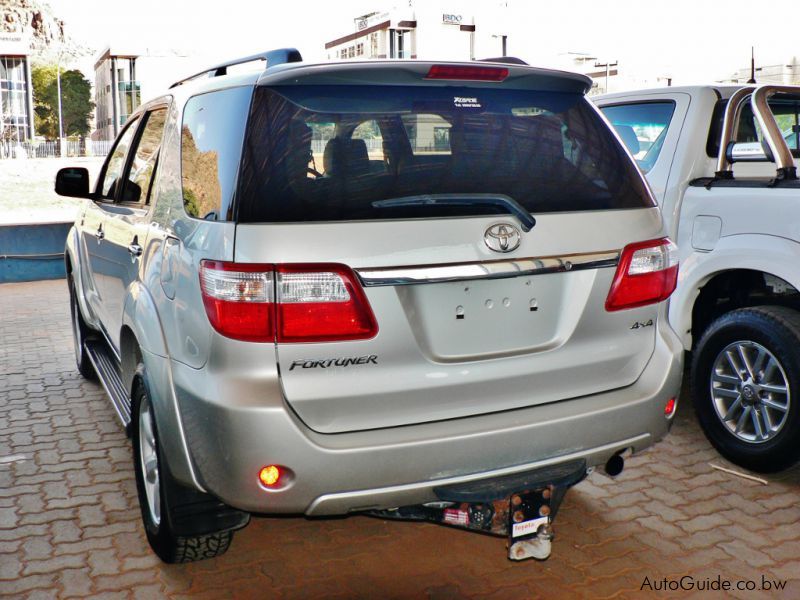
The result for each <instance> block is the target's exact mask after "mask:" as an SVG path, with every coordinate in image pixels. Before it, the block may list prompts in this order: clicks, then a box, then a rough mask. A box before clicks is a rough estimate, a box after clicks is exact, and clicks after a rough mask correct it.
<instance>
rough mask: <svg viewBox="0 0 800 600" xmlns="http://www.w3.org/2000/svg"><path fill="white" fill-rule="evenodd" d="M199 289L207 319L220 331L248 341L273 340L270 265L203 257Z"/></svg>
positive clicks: (273, 312)
mask: <svg viewBox="0 0 800 600" xmlns="http://www.w3.org/2000/svg"><path fill="white" fill-rule="evenodd" d="M200 289H201V291H202V293H203V304H204V305H205V307H206V314H207V315H208V320H209V322H210V323H211V325H212V326H213V327H214V329H216V330H217V331H219V332H220V333H221V334H222V335H224V336H227V337H230V338H234V339H237V340H244V341H248V342H274V341H275V310H274V295H275V283H274V275H273V267H272V265H257V264H240V263H229V262H222V261H217V260H204V261H202V262H201V263H200Z"/></svg>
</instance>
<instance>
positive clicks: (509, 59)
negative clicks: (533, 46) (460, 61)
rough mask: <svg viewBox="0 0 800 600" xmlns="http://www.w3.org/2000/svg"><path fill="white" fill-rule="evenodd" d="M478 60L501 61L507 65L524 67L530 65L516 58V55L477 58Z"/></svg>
mask: <svg viewBox="0 0 800 600" xmlns="http://www.w3.org/2000/svg"><path fill="white" fill-rule="evenodd" d="M478 62H493V63H503V64H507V65H524V66H526V67H530V64H529V63H526V62H525V61H524V60H522V59H521V58H517V57H516V56H498V57H497V58H479V59H478Z"/></svg>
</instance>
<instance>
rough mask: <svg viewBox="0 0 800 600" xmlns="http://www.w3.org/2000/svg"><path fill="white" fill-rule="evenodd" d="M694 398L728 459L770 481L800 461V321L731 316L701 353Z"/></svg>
mask: <svg viewBox="0 0 800 600" xmlns="http://www.w3.org/2000/svg"><path fill="white" fill-rule="evenodd" d="M691 386H692V397H693V399H694V405H695V409H696V411H697V416H698V419H699V421H700V425H701V427H702V428H703V431H704V432H705V434H706V437H708V439H709V441H710V442H711V443H712V444H713V445H714V447H715V448H716V449H717V450H719V452H720V454H722V455H723V456H724V457H725V458H727V459H728V460H730V461H731V462H733V463H736V464H737V465H741V466H743V467H745V468H747V469H751V470H753V471H758V472H762V473H773V472H776V471H780V470H782V469H785V468H787V467H789V466H791V465H792V464H794V463H795V462H797V461H798V459H800V313H799V312H798V311H795V310H793V309H790V308H786V307H783V306H762V307H755V308H743V309H738V310H734V311H731V312H729V313H726V314H724V315H722V316H721V317H719V318H718V319H717V320H716V321H714V322H713V323H712V324H711V326H710V327H709V328H708V329H707V330H706V332H705V333H704V334H703V336H702V338H701V339H700V342H699V343H698V345H697V348H696V350H695V352H694V359H693V364H692V375H691Z"/></svg>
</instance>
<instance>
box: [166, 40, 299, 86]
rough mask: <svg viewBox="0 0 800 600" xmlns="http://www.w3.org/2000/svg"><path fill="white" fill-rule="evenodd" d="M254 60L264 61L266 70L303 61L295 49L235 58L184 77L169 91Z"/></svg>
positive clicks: (215, 75) (280, 49)
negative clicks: (193, 80)
mask: <svg viewBox="0 0 800 600" xmlns="http://www.w3.org/2000/svg"><path fill="white" fill-rule="evenodd" d="M256 60H263V61H266V63H267V66H266V68H269V67H274V66H275V65H282V64H283V63H293V62H300V61H302V60H303V57H302V56H300V52H299V51H298V50H297V49H296V48H278V49H277V50H269V51H267V52H262V53H260V54H253V55H251V56H243V57H242V58H236V59H233V60H229V61H227V62H224V63H221V64H219V65H215V66H213V67H209V68H208V69H203V70H202V71H200V72H199V73H195V74H194V75H190V76H189V77H184V78H183V79H181V80H179V81H176V82H175V83H173V84H172V85H171V86H169V89H172V88H174V87H177V86H179V85H182V84H184V83H186V82H187V81H191V80H192V79H197V78H198V77H202V76H203V75H208V76H209V77H220V76H222V75H227V74H228V67H232V66H234V65H241V64H244V63H249V62H254V61H256Z"/></svg>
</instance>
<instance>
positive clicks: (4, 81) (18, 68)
mask: <svg viewBox="0 0 800 600" xmlns="http://www.w3.org/2000/svg"><path fill="white" fill-rule="evenodd" d="M33 136H34V126H33V86H32V85H31V65H30V58H29V50H28V44H27V41H26V40H25V38H24V37H23V36H22V35H21V34H18V33H0V142H2V143H3V144H4V145H6V146H8V145H13V144H16V143H19V142H25V141H28V140H31V139H33Z"/></svg>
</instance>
